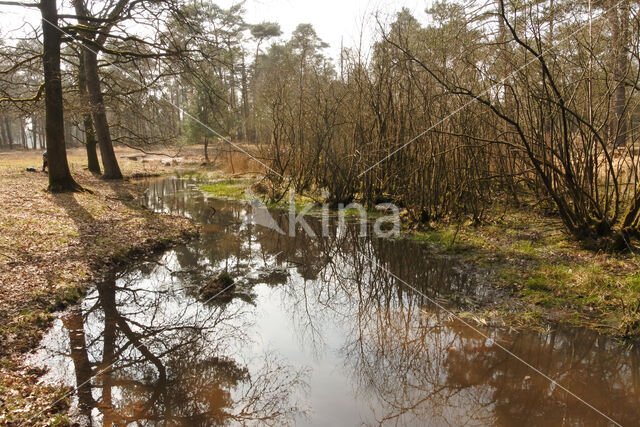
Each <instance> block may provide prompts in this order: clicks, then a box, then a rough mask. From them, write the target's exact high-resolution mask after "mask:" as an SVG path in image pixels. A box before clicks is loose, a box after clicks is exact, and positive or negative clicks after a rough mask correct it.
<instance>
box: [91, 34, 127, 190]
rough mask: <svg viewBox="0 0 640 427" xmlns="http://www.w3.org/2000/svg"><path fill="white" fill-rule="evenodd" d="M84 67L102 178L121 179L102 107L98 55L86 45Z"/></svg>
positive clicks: (104, 110) (102, 98)
mask: <svg viewBox="0 0 640 427" xmlns="http://www.w3.org/2000/svg"><path fill="white" fill-rule="evenodd" d="M83 56H84V67H85V73H86V74H85V76H86V79H87V89H88V91H89V101H90V102H91V107H92V110H93V111H92V113H91V115H92V117H93V125H94V126H95V132H96V136H97V138H98V144H99V145H100V156H101V157H102V166H103V167H104V174H103V175H102V177H103V178H104V179H122V172H121V171H120V166H119V165H118V159H117V158H116V153H115V151H113V143H112V142H111V133H110V131H109V122H108V121H107V112H106V109H105V107H104V97H103V96H102V90H101V89H100V76H99V74H98V55H97V54H96V53H95V52H94V51H91V50H89V49H87V47H86V46H85V47H84V54H83Z"/></svg>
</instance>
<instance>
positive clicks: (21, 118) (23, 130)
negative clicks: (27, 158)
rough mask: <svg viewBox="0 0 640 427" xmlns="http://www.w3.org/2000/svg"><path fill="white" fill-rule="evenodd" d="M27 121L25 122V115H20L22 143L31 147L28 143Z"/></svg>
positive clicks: (25, 146) (26, 146) (27, 147)
mask: <svg viewBox="0 0 640 427" xmlns="http://www.w3.org/2000/svg"><path fill="white" fill-rule="evenodd" d="M25 126H26V123H25V122H24V117H20V138H21V139H22V145H23V146H24V148H25V149H27V150H28V149H29V144H28V143H27V132H26V131H25V129H24V128H25Z"/></svg>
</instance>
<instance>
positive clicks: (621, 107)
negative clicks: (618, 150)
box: [607, 1, 629, 147]
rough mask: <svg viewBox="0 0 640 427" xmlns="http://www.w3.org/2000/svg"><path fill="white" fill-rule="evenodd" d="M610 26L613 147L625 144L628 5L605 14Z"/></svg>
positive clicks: (611, 130) (611, 135)
mask: <svg viewBox="0 0 640 427" xmlns="http://www.w3.org/2000/svg"><path fill="white" fill-rule="evenodd" d="M607 15H608V18H609V24H610V25H611V47H610V52H611V57H610V66H611V69H612V72H613V84H614V85H615V87H614V89H613V94H612V97H611V101H610V113H609V114H610V117H609V140H610V142H611V143H612V144H613V145H614V146H615V147H623V146H625V145H626V143H627V120H626V118H625V117H624V111H625V109H626V103H627V93H626V85H625V77H626V74H627V68H628V65H629V64H628V62H629V59H628V56H627V50H628V47H629V3H628V2H627V1H623V2H622V3H621V4H620V5H619V6H613V7H611V8H610V9H609V10H608V12H607Z"/></svg>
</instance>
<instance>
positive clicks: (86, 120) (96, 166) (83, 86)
mask: <svg viewBox="0 0 640 427" xmlns="http://www.w3.org/2000/svg"><path fill="white" fill-rule="evenodd" d="M79 64H80V65H79V66H78V89H79V90H80V96H81V98H82V99H83V100H85V99H87V77H86V73H85V71H84V49H83V50H82V52H81V53H80V62H79ZM82 118H83V125H84V143H85V146H86V147H87V162H88V168H89V170H90V171H91V172H93V173H98V174H99V173H100V172H101V171H100V163H99V162H98V152H97V151H96V144H97V141H96V134H95V130H94V129H93V119H92V118H91V113H89V112H83V113H82Z"/></svg>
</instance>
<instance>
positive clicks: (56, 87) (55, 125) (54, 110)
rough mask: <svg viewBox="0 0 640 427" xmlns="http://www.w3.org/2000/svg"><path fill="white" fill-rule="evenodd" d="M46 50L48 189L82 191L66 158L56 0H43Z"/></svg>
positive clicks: (54, 190) (44, 47) (44, 66)
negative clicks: (72, 174)
mask: <svg viewBox="0 0 640 427" xmlns="http://www.w3.org/2000/svg"><path fill="white" fill-rule="evenodd" d="M40 11H41V13H42V37H43V42H44V43H43V53H42V64H43V68H44V90H45V97H44V103H45V112H46V119H45V120H46V122H45V133H46V137H47V154H48V162H49V191H51V192H56V193H59V192H67V191H82V187H81V186H80V185H78V183H76V182H75V180H74V179H73V177H72V176H71V171H70V170H69V163H68V162H67V149H66V147H65V143H64V109H63V104H62V78H61V73H60V42H61V35H62V33H61V32H60V30H59V29H58V11H57V8H56V0H42V2H41V3H40Z"/></svg>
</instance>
